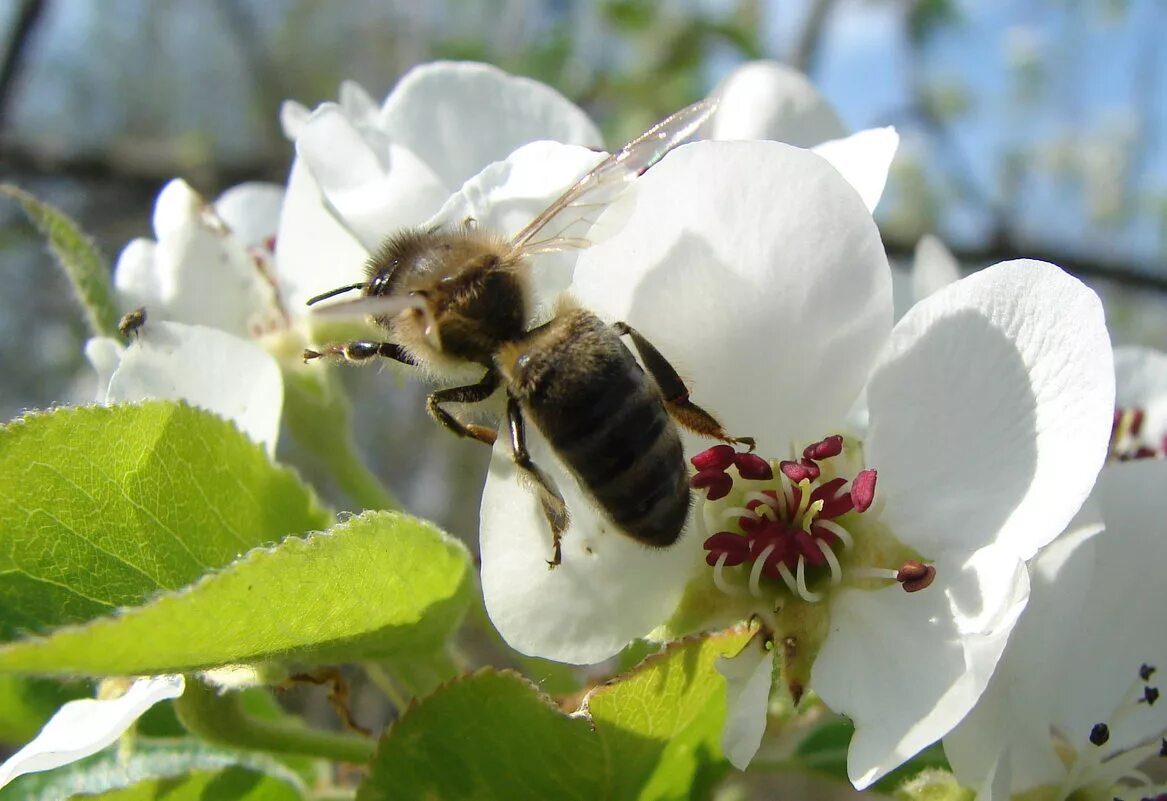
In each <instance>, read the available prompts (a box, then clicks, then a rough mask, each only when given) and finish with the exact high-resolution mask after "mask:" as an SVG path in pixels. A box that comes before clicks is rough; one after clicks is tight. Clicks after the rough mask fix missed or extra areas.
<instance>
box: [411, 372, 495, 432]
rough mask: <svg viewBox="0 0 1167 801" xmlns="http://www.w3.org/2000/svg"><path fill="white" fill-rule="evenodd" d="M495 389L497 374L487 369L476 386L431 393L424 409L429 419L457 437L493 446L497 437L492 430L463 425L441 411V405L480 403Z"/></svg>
mask: <svg viewBox="0 0 1167 801" xmlns="http://www.w3.org/2000/svg"><path fill="white" fill-rule="evenodd" d="M496 389H498V373H497V372H495V371H494V369H489V370H487V371H486V375H484V376H482V380H481V381H479V382H478V383H477V384H468V385H466V386H464V387H449V388H447V389H439V390H436V391H434V392H431V393H430V394H429V396H428V397H426V399H425V408H426V411H427V412H429V413H430V416H431V417H433V418H434V419H435V420H437V421H438V422H439V423H441V424H442V425H444V426H445V427H446V428H448V429H450V430H451V431H453V432H454V433H455V434H457V435H458V436H460V437H472V438H474V439H476V440H478V441H479V442H483V443H485V444H487V445H493V444H494V440H495V437H496V436H497V435H496V434H495V431H494V429H492V428H487V427H486V426H480V425H475V424H474V423H463V422H462V421H461V420H459V419H458V418H457V417H455V416H454V415H452V414H450V413H449V412H448V411H446V410H445V409H443V408H442V404H443V403H480V402H482V401H484V400H486V399H487V398H489V397H490V396H491V395H493V394H494V391H495V390H496Z"/></svg>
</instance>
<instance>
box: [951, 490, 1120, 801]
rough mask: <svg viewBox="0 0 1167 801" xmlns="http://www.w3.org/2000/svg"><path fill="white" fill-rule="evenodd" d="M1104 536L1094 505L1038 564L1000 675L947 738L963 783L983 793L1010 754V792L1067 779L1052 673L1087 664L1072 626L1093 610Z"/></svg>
mask: <svg viewBox="0 0 1167 801" xmlns="http://www.w3.org/2000/svg"><path fill="white" fill-rule="evenodd" d="M1100 529H1101V522H1100V519H1099V518H1098V512H1097V509H1095V508H1094V507H1093V505H1092V504H1087V505H1086V507H1084V508H1083V512H1081V513H1080V514H1079V515H1078V517H1077V518H1076V519H1075V520H1074V522H1073V523H1072V524H1071V525H1070V527H1069V528H1068V529H1067V531H1066V532H1065V533H1063V534H1062V535H1061V536H1060V537H1058V538H1057V539H1056V540H1054V541H1053V542H1052V543H1050V544H1049V545H1048V546H1046V547H1045V548H1043V549H1042V550H1041V553H1039V554H1038V555H1037V557H1036V558H1035V559H1034V560H1033V562H1032V563H1031V564H1030V568H1029V569H1030V576H1031V582H1032V587H1031V592H1030V599H1029V604H1028V605H1027V606H1026V608H1025V612H1024V614H1023V615H1022V616H1021V620H1020V621H1019V623H1018V624H1017V627H1016V628H1015V629H1014V631H1013V634H1012V635H1011V638H1010V640H1009V645H1008V648H1007V650H1006V651H1005V654H1004V655H1003V656H1002V658H1001V662H1000V664H999V665H998V668H997V672H996V673H994V674H993V678H992V680H991V681H990V682H989V685H988V687H987V688H986V690H985V692H984V695H982V696H981V699H980V700H979V701H978V702H977V705H976V707H975V708H974V709H973V710H972V711H971V712H970V713H969V714H968V716H967V717H965V719H964V720H963V721H961V723H960V724H959V725H958V726H957V727H956V728H955V729H953V731H952V732H950V733H949V734H948V735H946V736H945V738H944V751H945V754H946V755H947V756H948V760H949V764H951V766H952V769H953V772H954V773H955V775H956V777H957V778H958V779H959V780H960V782H961V783H962V784H964V785H966V786H970V787H971V786H978V785H980V784H982V783H984V782H985V781H986V780H988V779H990V778H993V777H992V776H991V774H992V773H993V771H994V769H995V766H996V764H997V762H998V760H1000V758H1001V757H1002V755H1003V754H1004V755H1005V756H1006V757H1008V758H1009V759H1008V764H1009V766H1010V775H1009V776H1008V777H1006V779H1007V781H1008V784H1006V785H1005V788H1006V790H1008V789H1009V788H1010V787H1012V788H1013V789H1016V790H1023V789H1029V788H1031V787H1035V786H1037V785H1040V784H1050V783H1054V784H1056V783H1059V782H1060V781H1061V778H1062V777H1063V776H1064V775H1065V765H1064V764H1063V763H1062V761H1061V760H1060V759H1059V758H1058V755H1057V753H1056V752H1055V750H1054V745H1053V740H1052V738H1051V736H1050V727H1051V725H1052V724H1053V723H1054V722H1055V721H1054V720H1053V719H1051V715H1052V714H1053V713H1054V712H1055V710H1056V709H1058V708H1059V707H1061V705H1062V704H1063V703H1065V702H1066V698H1065V697H1063V695H1062V693H1061V692H1060V691H1059V689H1060V688H1059V687H1058V683H1057V682H1056V681H1051V676H1050V672H1049V668H1048V666H1049V665H1060V666H1068V665H1070V664H1072V663H1073V662H1076V661H1077V660H1079V659H1081V658H1083V655H1082V654H1081V653H1079V652H1078V651H1077V648H1076V646H1075V642H1074V641H1075V632H1076V630H1077V626H1076V625H1075V626H1069V625H1066V621H1070V620H1074V621H1077V620H1080V619H1081V615H1082V611H1083V608H1084V606H1085V605H1086V604H1087V603H1088V590H1089V587H1090V582H1091V576H1092V573H1093V563H1094V553H1095V542H1094V541H1093V540H1092V538H1093V537H1095V536H1096V535H1097V534H1098V533H1099V531H1100ZM996 769H997V770H998V771H999V770H1000V768H999V767H996ZM996 778H997V780H1000V779H1001V777H999V776H998V777H996ZM1002 797H1004V798H1007V797H1008V794H1006V795H1005V796H1002Z"/></svg>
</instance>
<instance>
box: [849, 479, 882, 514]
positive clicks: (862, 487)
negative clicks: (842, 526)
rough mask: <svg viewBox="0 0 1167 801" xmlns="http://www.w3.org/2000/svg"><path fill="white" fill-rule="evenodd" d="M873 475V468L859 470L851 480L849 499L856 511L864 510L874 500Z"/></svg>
mask: <svg viewBox="0 0 1167 801" xmlns="http://www.w3.org/2000/svg"><path fill="white" fill-rule="evenodd" d="M875 477H876V473H875V471H874V470H860V471H859V475H857V476H855V480H854V481H852V482H851V500H852V502H853V503H854V504H855V511H856V512H866V511H867V509H868V507H870V506H871V504H872V502H873V501H874V500H875Z"/></svg>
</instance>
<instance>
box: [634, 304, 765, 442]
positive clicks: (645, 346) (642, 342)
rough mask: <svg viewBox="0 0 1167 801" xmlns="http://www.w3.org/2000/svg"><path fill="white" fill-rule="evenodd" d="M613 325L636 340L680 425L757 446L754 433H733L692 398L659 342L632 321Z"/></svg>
mask: <svg viewBox="0 0 1167 801" xmlns="http://www.w3.org/2000/svg"><path fill="white" fill-rule="evenodd" d="M613 328H615V329H616V333H617V334H619V335H620V336H627V337H629V338H631V339H632V344H633V345H634V346H635V347H636V352H637V353H638V354H639V355H640V360H641V361H642V362H644V368H645V369H646V370H648V372H649V374H650V375H651V376H652V378H653V380H654V381H656V385H657V386H658V387H660V391H661V394H662V395H664V398H665V408H666V409H668V412H669V415H671V416H672V418H673V419H674V420H676V421H677V423H678V424H679V425H680V426H682V427H684V428H687V429H688V430H690V431H692V432H693V433H694V434H699V435H700V436H703V437H709V438H710V439H719V440H721V441H722V442H728V443H729V444H730V445H745V446H746V447H748V448H749V449H750V450H751V451H752V450H753V449H754V439H753V437H731V436H730V435H729V433H728V432H726V430H725V429H724V428H722V427H721V423H719V422H717V418H715V417H714V416H713V415H711V414H710V413H709V412H707V411H705V410H704V409H702V408H701V407H700V406H698V405H697V404H695V403H693V402H692V401H691V400H689V389H688V388H687V387H686V386H685V382H684V381H682V380H681V377H680V376H679V375H677V371H676V369H675V368H674V367H673V366H672V365H671V364H669V361H668V359H666V358H665V357H664V355H663V354H662V353H661V352H660V351H659V350H657V349H656V346H655V345H653V344H652V343H651V342H649V341H648V340H647V339H645V338H644V336H643V335H642V334H641V333H640V332H639V331H637V330H636V329H635V328H633V327H632V326H630V325H628V323H616V324H615V325H614V326H613Z"/></svg>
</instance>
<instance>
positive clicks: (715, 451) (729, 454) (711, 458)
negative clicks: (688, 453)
mask: <svg viewBox="0 0 1167 801" xmlns="http://www.w3.org/2000/svg"><path fill="white" fill-rule="evenodd" d="M733 455H734V450H733V448H732V447H731V446H729V445H714V446H713V447H712V448H710V449H709V450H707V451H701V453H699V454H697V455H696V456H694V457H693V458H691V459H690V460H689V461H690V462H691V463H692V464H693V467H695V468H697V472H698V473H700V472H702V471H705V470H717V471H719V472H725V469H726V468H727V467H729V466H730V465H731V464H733Z"/></svg>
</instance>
